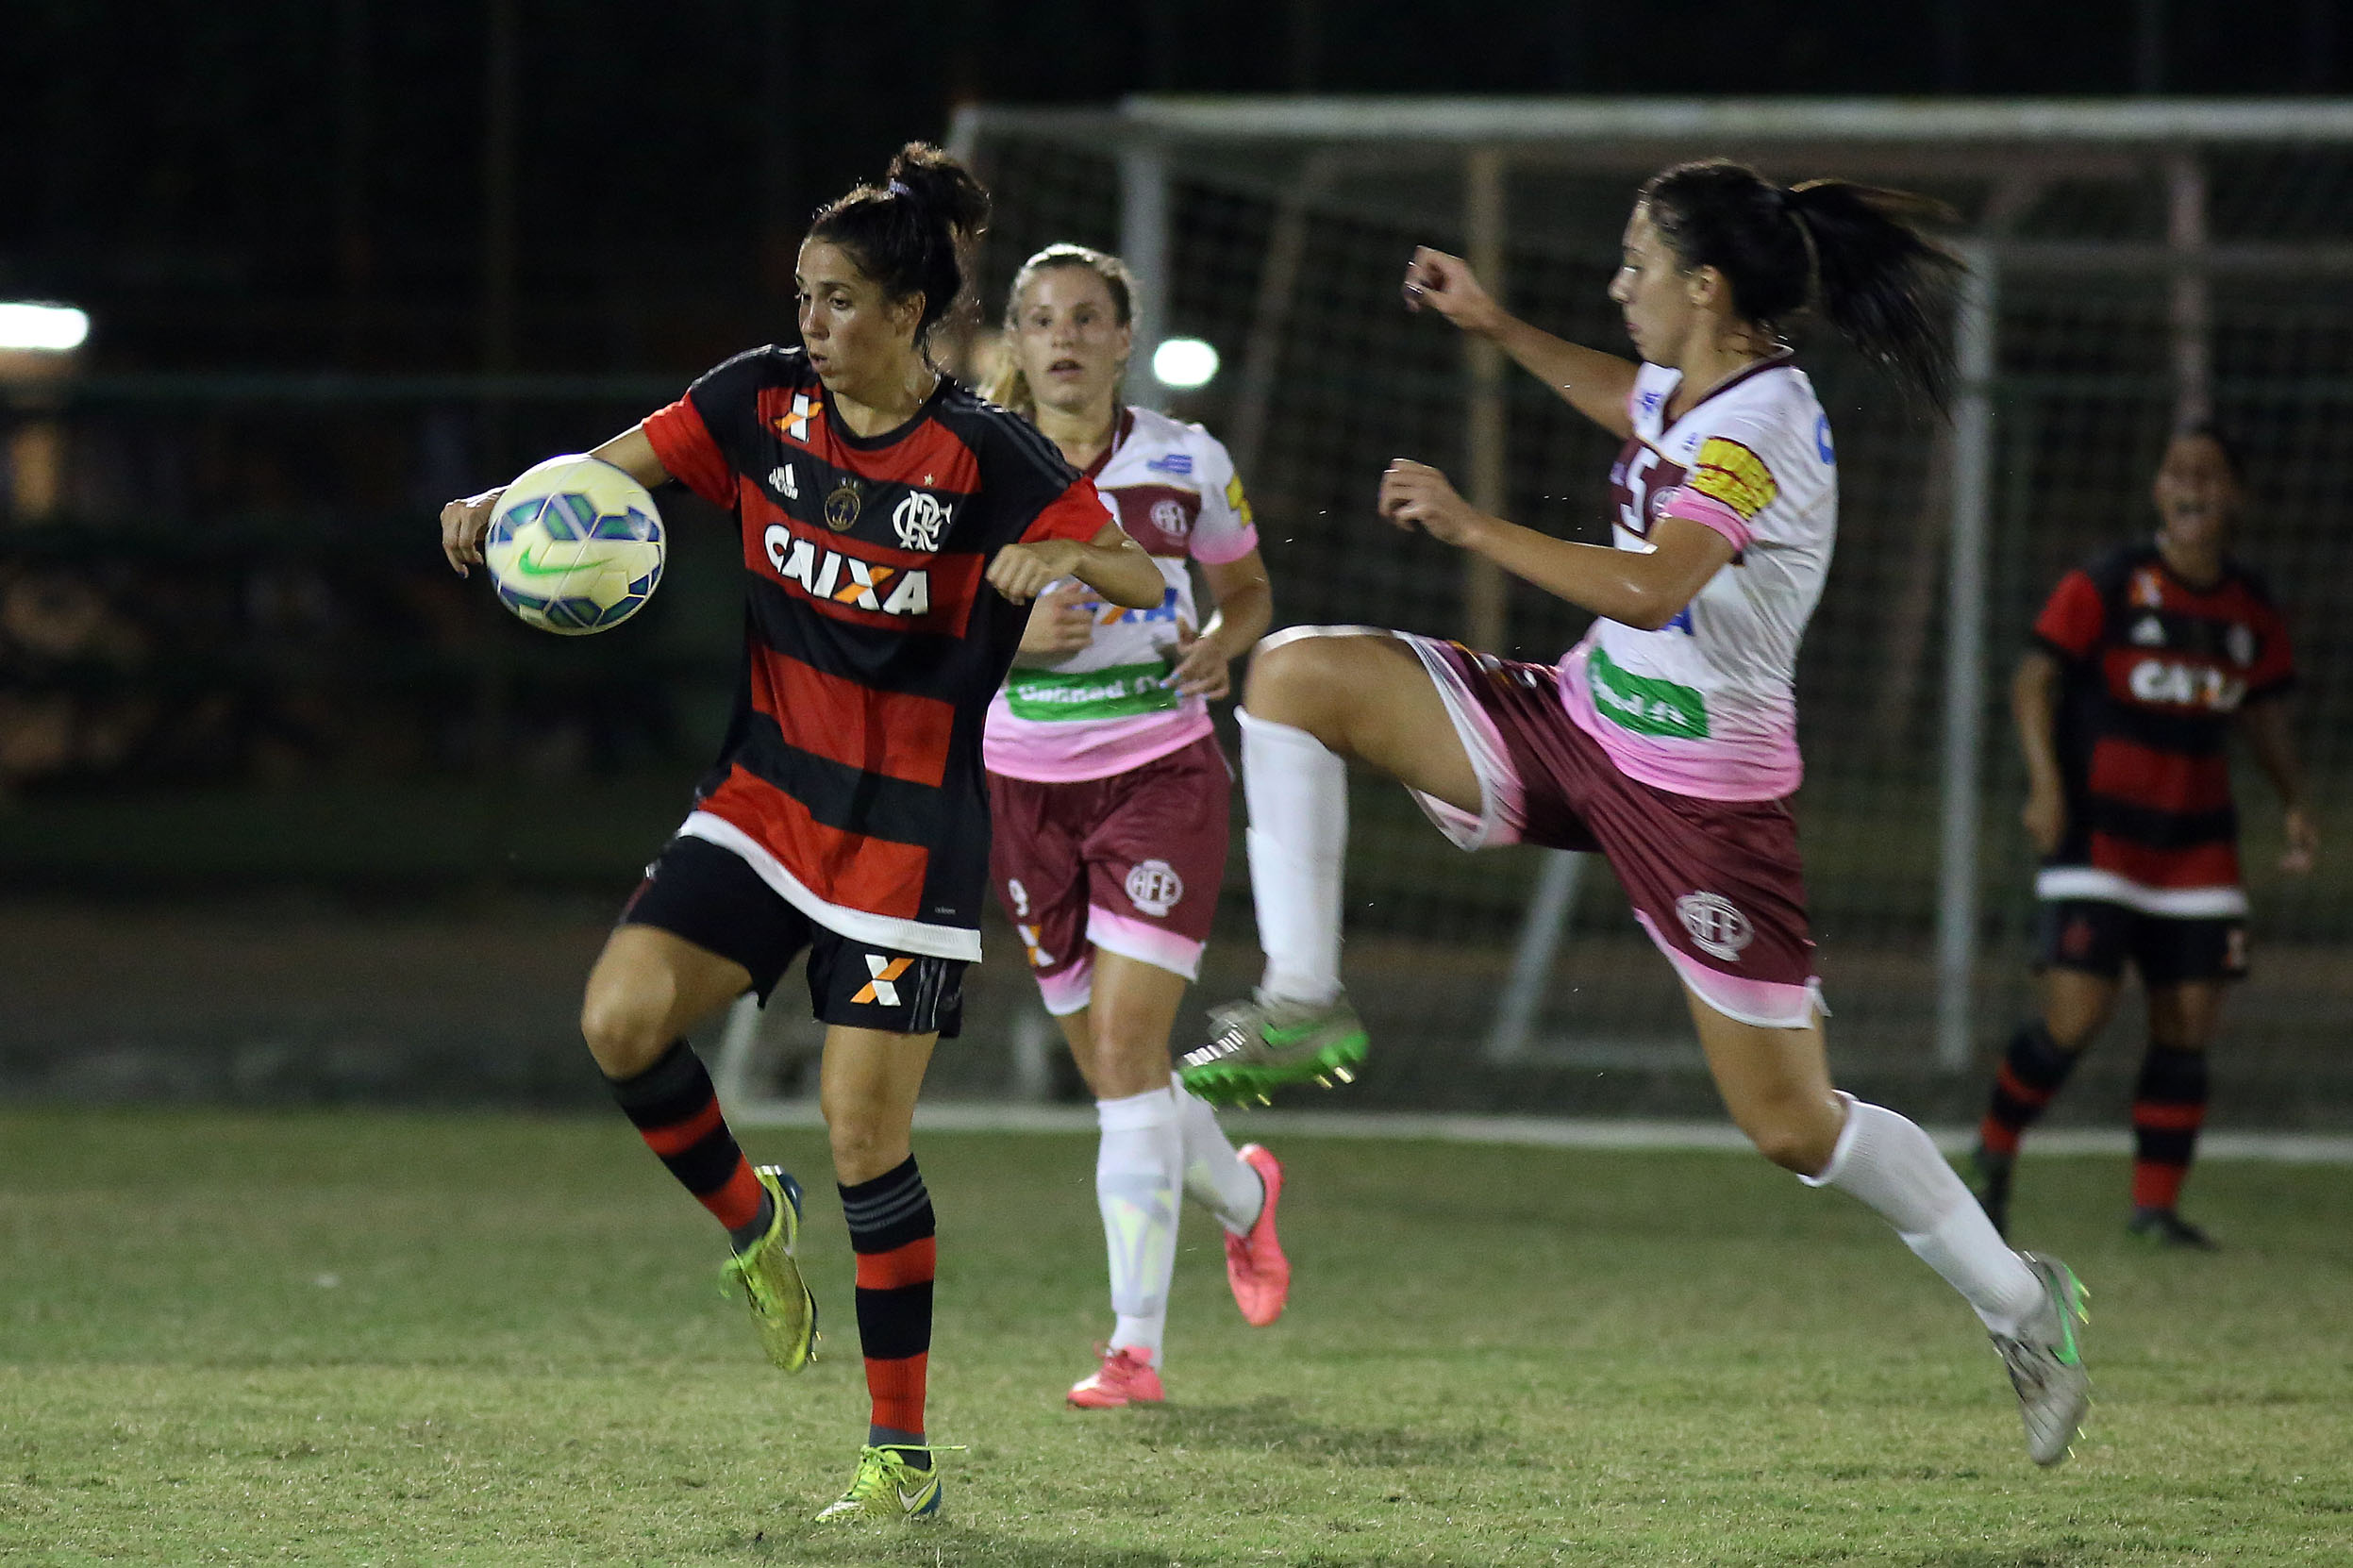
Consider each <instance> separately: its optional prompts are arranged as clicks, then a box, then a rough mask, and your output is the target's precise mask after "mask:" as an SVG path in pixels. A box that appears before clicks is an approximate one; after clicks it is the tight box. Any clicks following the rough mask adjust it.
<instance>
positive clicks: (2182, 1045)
mask: <svg viewBox="0 0 2353 1568" xmlns="http://www.w3.org/2000/svg"><path fill="white" fill-rule="evenodd" d="M2244 480H2245V475H2244V474H2243V473H2242V472H2241V468H2240V461H2239V458H2238V455H2237V454H2236V452H2235V451H2234V450H2233V449H2232V447H2231V445H2230V443H2229V442H2227V441H2225V440H2224V439H2223V438H2222V437H2221V435H2219V434H2218V433H2217V432H2216V431H2215V430H2214V429H2213V428H2212V427H2211V426H2208V425H2194V426H2192V427H2190V428H2187V429H2184V430H2182V431H2180V432H2178V434H2176V435H2175V436H2174V438H2173V440H2172V441H2171V442H2168V443H2167V445H2166V447H2165V455H2164V459H2163V460H2162V462H2161V463H2160V465H2159V467H2158V470H2157V476H2156V478H2155V480H2154V481H2153V482H2152V484H2151V487H2150V495H2151V499H2152V500H2153V501H2154V502H2155V504H2156V508H2157V516H2158V529H2157V535H2156V537H2155V538H2154V539H2153V540H2150V541H2146V542H2142V543H2138V544H2131V545H2127V546H2126V547H2124V548H2122V549H2120V550H2115V551H2111V552H2110V553H2109V554H2108V555H2106V556H2104V557H2102V558H2101V559H2098V560H2096V561H2094V562H2093V563H2092V564H2090V565H2089V566H2086V567H2084V568H2082V569H2081V570H2078V571H2074V572H2070V573H2068V574H2067V575H2066V576H2065V577H2063V578H2061V580H2060V584H2059V587H2058V588H2057V589H2056V590H2055V591H2054V592H2052V594H2051V597H2050V600H2049V602H2048V603H2047V604H2045V605H2044V607H2043V613H2042V615H2041V616H2040V617H2038V618H2037V620H2036V621H2035V624H2034V636H2033V645H2032V647H2030V648H2029V649H2028V652H2027V654H2026V656H2025V657H2024V658H2022V659H2020V660H2019V661H2018V673H2017V676H2016V677H2015V679H2014V680H2013V681H2012V682H2011V706H2012V708H2013V709H2014V712H2015V715H2016V718H2017V726H2018V744H2019V749H2020V750H2021V751H2022V752H2023V753H2024V755H2025V758H2026V764H2027V788H2028V794H2027V804H2026V808H2025V810H2024V811H2023V812H2022V813H2021V815H2022V820H2023V821H2024V822H2025V824H2026V827H2027V831H2028V834H2029V835H2031V836H2032V838H2033V840H2034V846H2035V848H2036V849H2038V850H2039V851H2041V852H2042V855H2043V868H2042V870H2041V871H2040V872H2039V873H2038V874H2037V876H2036V878H2035V895H2036V897H2037V899H2038V900H2039V901H2040V903H2041V910H2040V918H2039V921H2038V940H2037V947H2038V951H2037V958H2036V964H2037V968H2038V969H2039V970H2040V971H2041V976H2042V990H2043V1008H2042V1012H2041V1015H2040V1016H2039V1017H2037V1018H2035V1019H2033V1020H2032V1021H2031V1022H2028V1023H2027V1024H2024V1025H2021V1026H2019V1028H2018V1031H2017V1033H2016V1034H2014V1035H2013V1036H2011V1042H2010V1046H2009V1049H2008V1050H2007V1051H2006V1052H2005V1053H2004V1054H2003V1058H2002V1065H2001V1067H2000V1069H1999V1071H1998V1072H1997V1073H1996V1075H1995V1077H1994V1093H1993V1103H1992V1104H1991V1105H1990V1106H1989V1107H1988V1108H1987V1110H1986V1114H1985V1120H1984V1122H1983V1123H1982V1124H1980V1126H1979V1127H1978V1147H1977V1151H1976V1155H1975V1157H1974V1160H1973V1163H1974V1165H1975V1167H1976V1176H1977V1188H1978V1198H1979V1200H1980V1201H1981V1202H1983V1203H1984V1205H1985V1209H1986V1212H1987V1213H1988V1214H1989V1215H1990V1216H1992V1218H1993V1220H1994V1224H1995V1225H1997V1226H2002V1227H2003V1228H2004V1229H2005V1230H2007V1229H2008V1227H2009V1223H2010V1193H2011V1173H2012V1168H2013V1166H2014V1163H2015V1161H2016V1159H2017V1155H2018V1141H2019V1138H2020V1136H2021V1135H2022V1134H2023V1133H2024V1132H2025V1131H2026V1129H2027V1128H2028V1127H2029V1126H2032V1125H2033V1124H2034V1122H2035V1120H2036V1119H2037V1118H2038V1117H2040V1116H2041V1115H2042V1113H2043V1110H2044V1108H2045V1107H2046V1106H2048V1105H2049V1104H2050V1102H2051V1098H2052V1096H2054V1095H2055V1094H2057V1093H2059V1090H2060V1087H2061V1085H2062V1084H2063V1083H2065V1082H2066V1080H2067V1076H2068V1074H2069V1073H2071V1072H2072V1071H2074V1068H2075V1065H2076V1062H2077V1061H2078V1059H2080V1057H2081V1055H2082V1053H2083V1050H2084V1047H2086V1046H2087V1045H2089V1044H2090V1043H2092V1042H2093V1040H2094V1038H2096V1037H2097V1036H2098V1034H2099V1032H2100V1030H2101V1029H2103V1028H2104V1027H2106V1026H2107V1024H2108V1020H2109V1017H2110V1015H2111V1013H2113V1012H2114V1011H2115V1008H2116V1000H2117V997H2118V995H2119V993H2121V991H2122V989H2123V975H2124V964H2125V960H2126V959H2130V960H2131V961H2132V964H2133V967H2134V968H2136V969H2138V970H2139V971H2140V973H2141V987H2142V990H2143V992H2144V993H2145V995H2146V996H2147V998H2148V1047H2147V1050H2146V1052H2145V1053H2144V1056H2143V1057H2142V1063H2141V1075H2140V1080H2139V1082H2138V1084H2137V1085H2136V1086H2135V1088H2134V1091H2133V1096H2132V1132H2133V1141H2134V1145H2135V1147H2134V1151H2133V1163H2132V1206H2133V1207H2132V1217H2131V1219H2130V1220H2129V1221H2128V1222H2127V1223H2128V1226H2129V1228H2130V1230H2131V1232H2132V1233H2133V1234H2134V1235H2136V1236H2139V1237H2141V1238H2142V1239H2144V1240H2145V1241H2149V1242H2153V1243H2159V1244H2161V1245H2168V1246H2188V1247H2197V1248H2201V1249H2203V1248H2211V1246H2212V1245H2213V1242H2212V1240H2211V1238H2209V1237H2208V1236H2207V1234H2206V1233H2205V1232H2204V1231H2203V1230H2200V1229H2199V1228H2198V1227H2197V1226H2194V1225H2191V1224H2190V1223H2189V1222H2187V1221H2186V1220H2184V1219H2182V1218H2181V1215H2180V1213H2179V1211H2178V1209H2177V1207H2176V1206H2177V1204H2178V1200H2179V1197H2180V1192H2181V1183H2182V1178H2183V1177H2184V1176H2187V1175H2188V1173H2189V1169H2190V1161H2191V1159H2192V1157H2193V1155H2194V1153H2195V1152H2196V1148H2197V1134H2198V1128H2199V1127H2200V1126H2202V1125H2203V1123H2204V1121H2205V1118H2206V1097H2207V1082H2208V1074H2207V1065H2206V1062H2207V1057H2206V1051H2207V1047H2208V1045H2210V1044H2211V1043H2212V1041H2213V1038H2214V1033H2215V1029H2216V1027H2217V1026H2218V1025H2219V1024H2220V1022H2221V1019H2222V1002H2223V994H2224V990H2225V987H2226V986H2227V984H2228V982H2229V981H2231V980H2235V979H2240V978H2243V977H2244V976H2245V974H2246V894H2245V892H2244V891H2243V890H2242V889H2241V888H2240V886H2239V857H2238V827H2239V824H2238V813H2237V810H2236V809H2234V808H2233V806H2232V805H2231V800H2230V762H2229V756H2228V742H2229V733H2230V731H2231V730H2232V729H2236V730H2237V731H2238V732H2239V733H2240V734H2241V735H2242V736H2244V737H2245V740H2246V742H2247V748H2248V750H2250V751H2251V752H2253V753H2254V755H2255V759H2256V761H2257V762H2258V763H2260V764H2261V767H2262V769H2263V772H2264V773H2265V774H2266V775H2267V776H2269V777H2270V779H2271V781H2272V784H2273V786H2274V787H2275V788H2276V789H2278V792H2279V799H2280V804H2281V806H2282V807H2283V808H2284V809H2285V821H2284V824H2283V826H2284V829H2285V836H2286V840H2287V848H2286V851H2285V853H2284V855H2283V856H2282V858H2281V860H2280V867H2281V869H2282V870H2285V871H2288V872H2292V873H2304V872H2309V871H2310V870H2311V867H2312V859H2313V856H2314V853H2315V852H2316V851H2317V849H2318V847H2319V835H2318V832H2317V830H2316V829H2315V828H2314V827H2313V826H2312V819H2311V816H2310V815H2309V814H2308V813H2307V812H2306V810H2305V804H2304V778H2303V770H2302V768H2301V767H2300V766H2299V765H2298V763H2297V760H2296V755H2295V743H2294V742H2293V741H2292V740H2291V739H2290V737H2289V733H2288V723H2287V705H2286V703H2285V702H2284V701H2283V700H2282V699H2284V698H2285V697H2286V696H2287V695H2288V693H2289V692H2290V690H2291V689H2292V688H2293V686H2294V684H2295V664H2294V662H2293V660H2292V659H2290V657H2289V652H2288V635H2287V627H2286V626H2285V625H2284V624H2283V623H2282V622H2281V621H2280V619H2279V614H2278V611H2277V610H2276V609H2273V608H2272V604H2271V596H2270V595H2269V594H2268V593H2267V592H2264V589H2263V586H2262V584H2261V581H2260V580H2259V579H2257V578H2256V577H2255V575H2253V574H2252V573H2250V572H2248V571H2247V570H2246V569H2245V568H2244V567H2242V566H2241V565H2239V563H2238V562H2237V561H2235V560H2233V559H2231V558H2230V556H2229V554H2228V547H2229V542H2230V528H2231V525H2232V524H2233V522H2234V521H2235V520H2236V518H2237V515H2238V510H2239V507H2240V504H2241V499H2242V495H2241V486H2242V484H2243V483H2244Z"/></svg>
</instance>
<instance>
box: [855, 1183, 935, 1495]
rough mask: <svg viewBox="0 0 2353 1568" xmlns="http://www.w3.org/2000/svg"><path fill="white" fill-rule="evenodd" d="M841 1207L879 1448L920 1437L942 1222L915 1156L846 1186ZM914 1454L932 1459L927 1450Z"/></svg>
mask: <svg viewBox="0 0 2353 1568" xmlns="http://www.w3.org/2000/svg"><path fill="white" fill-rule="evenodd" d="M842 1213H843V1218H845V1219H847V1220H848V1221H849V1226H850V1246H851V1249H852V1250H853V1251H855V1252H856V1253H857V1254H858V1342H859V1349H860V1350H861V1351H863V1352H864V1354H865V1358H866V1393H867V1396H868V1398H870V1399H871V1400H872V1401H873V1402H874V1414H873V1416H872V1418H871V1419H872V1425H871V1426H870V1427H869V1428H868V1430H867V1434H866V1441H867V1442H868V1443H871V1444H873V1445H874V1446H876V1447H878V1448H881V1447H891V1446H893V1445H900V1444H909V1445H911V1444H915V1443H922V1442H923V1440H924V1378H925V1374H926V1371H927V1370H928V1368H929V1365H930V1361H931V1279H932V1271H933V1269H934V1267H935V1265H936V1262H937V1258H938V1243H937V1241H936V1240H935V1237H936V1235H937V1233H938V1227H937V1226H936V1225H935V1223H934V1221H933V1219H932V1214H931V1194H930V1193H928V1192H927V1191H926V1190H925V1188H924V1176H923V1173H922V1172H921V1171H919V1170H917V1169H916V1168H915V1157H914V1156H912V1155H909V1156H908V1157H907V1159H905V1160H903V1161H901V1162H900V1164H899V1165H898V1167H897V1168H896V1169H894V1170H891V1171H887V1172H885V1173H883V1174H882V1175H881V1176H876V1177H875V1178H874V1180H872V1181H861V1182H859V1184H858V1185H857V1186H855V1187H844V1188H843V1189H842ZM908 1458H909V1459H910V1460H914V1461H915V1462H916V1463H917V1464H926V1463H928V1462H929V1460H928V1458H927V1456H924V1455H920V1454H910V1455H909V1456H908Z"/></svg>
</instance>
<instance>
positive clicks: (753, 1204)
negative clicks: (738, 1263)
mask: <svg viewBox="0 0 2353 1568" xmlns="http://www.w3.org/2000/svg"><path fill="white" fill-rule="evenodd" d="M606 1081H607V1082H608V1083H609V1084H610V1085H611V1086H612V1097H613V1098H614V1099H615V1100H616V1101H618V1102H620V1106H621V1109H622V1113H623V1114H624V1115H626V1116H627V1117H628V1118H629V1120H630V1121H631V1122H633V1123H635V1124H636V1126H637V1130H638V1133H639V1135H640V1136H641V1137H642V1138H643V1139H644V1140H645V1145H646V1147H648V1148H650V1149H652V1150H653V1151H654V1152H655V1153H656V1154H658V1155H659V1156H660V1157H661V1162H662V1163H663V1164H664V1165H666V1166H668V1167H669V1169H670V1174H671V1175H672V1176H676V1177H677V1178H678V1181H679V1183H680V1184H681V1185H682V1186H684V1187H685V1188H686V1190H687V1191H688V1192H690V1193H693V1194H694V1196H695V1198H696V1199H697V1200H698V1201H699V1202H700V1203H701V1204H702V1206H703V1207H704V1208H706V1209H709V1210H710V1211H711V1213H712V1214H713V1215H714V1216H716V1217H717V1219H718V1221H719V1223H720V1224H721V1225H724V1226H726V1227H727V1235H728V1239H729V1240H730V1241H732V1242H733V1243H735V1245H736V1248H737V1250H739V1251H741V1250H742V1249H743V1248H744V1247H746V1246H749V1245H750V1244H751V1243H754V1242H757V1241H759V1238H760V1237H761V1236H763V1235H765V1234H767V1231H768V1226H769V1224H770V1223H771V1221H773V1220H774V1218H775V1215H774V1213H773V1212H772V1210H771V1209H770V1207H769V1204H770V1199H769V1197H768V1193H767V1192H766V1190H764V1189H763V1188H762V1187H761V1186H760V1184H759V1177H758V1176H754V1175H753V1174H752V1166H751V1161H749V1160H747V1159H744V1158H743V1150H742V1149H740V1148H738V1147H736V1143H735V1134H734V1133H732V1132H730V1131H729V1130H728V1129H727V1119H726V1117H725V1116H723V1115H721V1114H720V1112H719V1096H718V1094H717V1093H715V1092H714V1091H713V1090H712V1088H711V1086H710V1075H709V1073H706V1072H704V1071H703V1063H702V1060H701V1059H700V1058H698V1057H696V1056H695V1054H694V1052H693V1048H692V1047H691V1046H689V1045H688V1044H687V1043H686V1042H685V1041H683V1040H677V1041H673V1042H671V1045H670V1049H668V1050H667V1051H664V1052H663V1053H662V1054H661V1057H660V1059H659V1060H657V1061H656V1062H655V1063H654V1065H653V1066H651V1067H648V1068H647V1069H646V1070H645V1071H644V1072H642V1073H640V1074H638V1075H637V1076H635V1077H630V1078H608V1079H607V1080H606Z"/></svg>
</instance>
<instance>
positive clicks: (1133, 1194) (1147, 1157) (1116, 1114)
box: [1094, 1089, 1185, 1366]
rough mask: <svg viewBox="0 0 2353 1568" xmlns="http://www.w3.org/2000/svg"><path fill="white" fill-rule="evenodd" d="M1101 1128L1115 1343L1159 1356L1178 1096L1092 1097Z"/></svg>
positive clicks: (1173, 1210)
mask: <svg viewBox="0 0 2353 1568" xmlns="http://www.w3.org/2000/svg"><path fill="white" fill-rule="evenodd" d="M1094 1116H1095V1121H1096V1122H1097V1123H1098V1124H1099V1125H1100V1126H1101V1127H1102V1129H1103V1138H1102V1143H1101V1144H1100V1145H1099V1146H1098V1147H1097V1149H1096V1151H1095V1158H1094V1199H1095V1204H1096V1207H1098V1208H1099V1209H1102V1210H1103V1240H1104V1242H1105V1243H1106V1244H1107V1246H1108V1249H1109V1251H1110V1260H1111V1310H1112V1312H1114V1313H1115V1314H1117V1321H1116V1322H1115V1323H1113V1324H1112V1326H1111V1347H1112V1348H1113V1349H1115V1350H1116V1349H1122V1348H1125V1349H1129V1350H1141V1351H1143V1352H1145V1353H1147V1354H1148V1355H1149V1356H1150V1357H1151V1359H1152V1364H1153V1365H1154V1366H1159V1365H1160V1339H1161V1336H1162V1335H1163V1334H1164V1333H1165V1332H1166V1331H1167V1328H1168V1280H1169V1276H1170V1275H1171V1274H1172V1273H1174V1272H1175V1270H1176V1267H1177V1182H1178V1180H1179V1179H1180V1174H1181V1172H1182V1171H1183V1169H1184V1158H1185V1154H1184V1135H1183V1134H1182V1133H1181V1132H1180V1131H1179V1130H1178V1128H1177V1098H1176V1096H1175V1095H1173V1094H1171V1093H1169V1092H1168V1091H1167V1090H1165V1089H1154V1090H1149V1091H1147V1092H1145V1093H1142V1094H1131V1095H1129V1096H1127V1097H1126V1099H1124V1100H1097V1101H1095V1102H1094Z"/></svg>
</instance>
